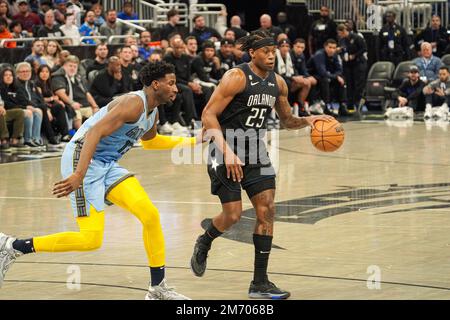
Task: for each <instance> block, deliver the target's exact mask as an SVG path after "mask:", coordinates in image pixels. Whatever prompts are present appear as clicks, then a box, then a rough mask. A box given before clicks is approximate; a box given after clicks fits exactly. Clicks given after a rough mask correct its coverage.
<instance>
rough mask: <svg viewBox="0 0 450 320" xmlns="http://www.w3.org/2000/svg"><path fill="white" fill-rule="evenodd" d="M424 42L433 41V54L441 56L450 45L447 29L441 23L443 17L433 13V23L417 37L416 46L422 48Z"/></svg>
mask: <svg viewBox="0 0 450 320" xmlns="http://www.w3.org/2000/svg"><path fill="white" fill-rule="evenodd" d="M423 42H429V43H431V47H432V52H433V55H435V56H436V57H439V58H441V57H442V56H443V55H444V53H445V49H446V47H447V45H448V34H447V29H445V28H444V27H443V26H442V25H441V17H439V16H438V15H433V17H432V18H431V24H430V26H428V27H427V28H425V30H423V31H422V32H421V33H420V34H419V35H418V36H417V38H416V48H417V49H418V48H421V45H422V43H423Z"/></svg>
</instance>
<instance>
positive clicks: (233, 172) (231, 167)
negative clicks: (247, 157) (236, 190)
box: [225, 152, 244, 182]
mask: <svg viewBox="0 0 450 320" xmlns="http://www.w3.org/2000/svg"><path fill="white" fill-rule="evenodd" d="M243 165H244V163H242V161H241V160H240V159H239V158H238V156H237V155H235V154H234V153H233V152H229V153H226V154H225V166H226V168H227V178H228V179H230V176H231V178H233V181H234V182H236V181H237V182H241V180H242V179H243V178H244V172H243V171H242V166H243Z"/></svg>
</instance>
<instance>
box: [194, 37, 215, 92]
mask: <svg viewBox="0 0 450 320" xmlns="http://www.w3.org/2000/svg"><path fill="white" fill-rule="evenodd" d="M191 70H192V73H193V75H194V76H195V77H196V78H198V79H199V80H200V84H201V85H203V86H207V87H215V86H216V85H217V84H218V83H219V80H220V78H221V72H220V60H219V58H218V57H217V56H216V50H215V47H214V43H212V42H211V41H205V42H204V43H203V45H202V52H201V53H200V54H199V55H198V56H197V57H195V58H194V59H193V60H192V62H191ZM208 100H209V98H208Z"/></svg>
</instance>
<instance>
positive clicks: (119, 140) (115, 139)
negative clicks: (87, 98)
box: [70, 90, 158, 162]
mask: <svg viewBox="0 0 450 320" xmlns="http://www.w3.org/2000/svg"><path fill="white" fill-rule="evenodd" d="M128 94H134V95H137V96H139V97H140V98H141V99H142V101H143V102H144V111H143V112H142V114H141V117H140V118H139V120H138V121H137V122H135V123H131V124H128V123H126V124H124V125H123V126H122V127H120V128H119V129H117V130H116V131H114V132H113V133H112V134H110V135H109V136H107V137H104V138H102V139H101V140H100V142H99V144H98V145H97V149H96V150H95V154H94V156H93V159H94V160H100V161H103V162H111V161H118V160H119V159H120V158H122V156H123V155H124V154H125V153H126V152H127V151H128V150H130V149H131V147H133V145H134V144H135V143H136V142H137V141H138V140H139V139H141V138H142V136H143V135H144V133H146V132H147V131H148V130H150V129H151V128H152V127H153V125H154V123H155V117H156V114H157V112H158V111H157V108H155V109H154V110H153V112H152V113H151V114H150V115H149V116H148V117H147V112H148V109H147V108H148V107H147V98H146V96H145V93H144V91H142V90H140V91H133V92H130V93H128ZM107 114H108V105H107V106H105V107H103V108H101V109H100V111H99V112H97V113H96V114H94V115H93V116H92V117H91V118H89V119H88V120H86V122H85V123H83V125H82V126H81V127H80V129H78V131H77V133H76V134H75V135H74V136H73V138H72V140H71V141H70V143H76V142H77V141H81V140H82V139H83V138H84V135H85V134H86V132H87V131H88V130H89V129H90V128H92V127H93V126H94V125H95V124H96V123H97V122H99V121H100V120H101V119H103V118H104V117H105V116H106V115H107Z"/></svg>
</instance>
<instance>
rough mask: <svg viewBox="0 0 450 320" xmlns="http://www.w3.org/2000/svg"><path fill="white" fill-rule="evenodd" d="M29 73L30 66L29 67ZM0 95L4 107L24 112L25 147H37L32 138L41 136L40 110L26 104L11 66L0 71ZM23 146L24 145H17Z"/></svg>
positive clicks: (37, 138)
mask: <svg viewBox="0 0 450 320" xmlns="http://www.w3.org/2000/svg"><path fill="white" fill-rule="evenodd" d="M30 73H31V68H30ZM0 80H1V82H0V95H1V97H2V100H3V102H4V103H5V109H7V110H8V109H21V110H22V112H23V113H24V131H23V138H24V141H25V146H26V148H27V149H30V148H31V149H34V150H36V149H37V148H39V146H38V145H37V144H35V143H34V142H33V140H39V139H40V138H41V122H42V111H41V110H40V109H37V108H34V107H32V106H29V105H27V98H26V92H24V91H22V90H19V88H18V85H17V82H16V80H15V78H14V71H13V69H11V68H8V67H7V68H4V69H3V70H2V71H1V72H0ZM18 147H19V148H25V147H24V146H18Z"/></svg>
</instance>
